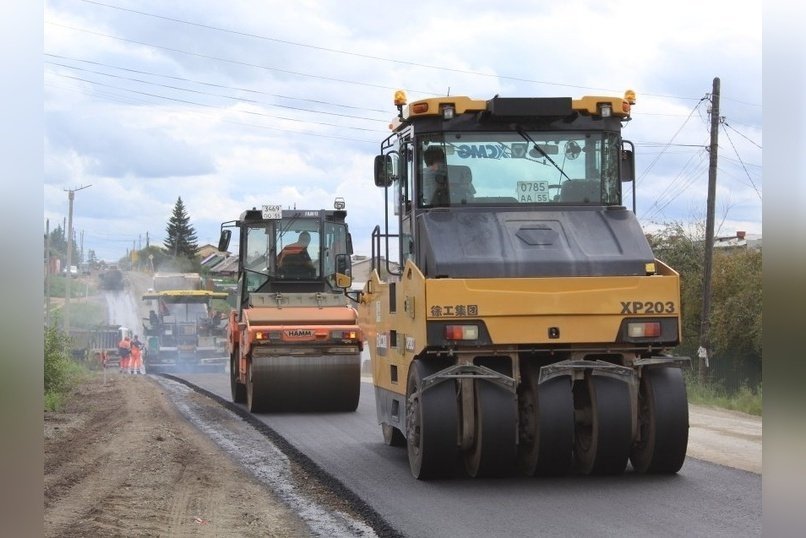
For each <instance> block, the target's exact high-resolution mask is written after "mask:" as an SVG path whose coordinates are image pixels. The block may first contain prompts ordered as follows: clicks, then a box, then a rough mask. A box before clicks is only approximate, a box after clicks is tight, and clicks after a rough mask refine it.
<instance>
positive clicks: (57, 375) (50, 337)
mask: <svg viewBox="0 0 806 538" xmlns="http://www.w3.org/2000/svg"><path fill="white" fill-rule="evenodd" d="M69 344H70V339H69V338H68V337H67V335H66V334H64V333H63V332H62V331H60V330H58V329H56V328H53V327H48V328H46V329H45V392H46V393H48V392H62V391H63V390H64V387H65V384H66V372H67V370H68V368H69V362H70V358H69V356H68V352H69V349H70V347H69Z"/></svg>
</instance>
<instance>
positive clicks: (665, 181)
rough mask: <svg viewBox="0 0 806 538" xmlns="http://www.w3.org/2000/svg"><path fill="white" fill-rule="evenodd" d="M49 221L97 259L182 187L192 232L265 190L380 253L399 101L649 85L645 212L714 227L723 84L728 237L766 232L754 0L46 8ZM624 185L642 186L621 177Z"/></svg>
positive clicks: (264, 196)
mask: <svg viewBox="0 0 806 538" xmlns="http://www.w3.org/2000/svg"><path fill="white" fill-rule="evenodd" d="M43 19H44V46H43V53H44V54H43V69H44V88H43V97H44V218H43V231H44V229H45V226H46V225H49V226H50V229H51V230H52V229H54V228H55V227H56V226H64V225H65V223H66V219H67V216H68V198H69V197H68V191H71V190H73V191H74V192H75V196H74V204H73V228H74V229H75V232H76V238H77V241H78V244H77V245H76V248H77V249H79V248H82V247H83V250H84V253H85V256H87V255H88V253H89V251H90V250H93V251H94V252H95V255H96V257H97V258H98V259H103V260H107V261H117V260H118V259H119V258H121V257H123V256H125V255H126V254H127V252H128V251H129V250H131V249H132V248H136V249H140V248H143V247H145V246H146V242H147V241H148V242H149V243H150V244H152V245H154V244H158V245H159V244H162V242H163V241H164V239H165V235H166V227H167V223H168V220H169V218H170V217H171V214H172V211H173V208H174V206H175V204H176V201H177V199H178V198H179V197H181V198H182V201H183V203H184V205H185V208H186V210H187V214H188V216H189V218H190V224H191V225H192V226H193V227H194V229H195V231H196V234H197V238H198V242H199V245H203V244H207V243H210V244H217V242H218V236H219V231H220V225H221V223H222V222H225V221H231V220H234V219H236V218H237V217H238V216H239V215H240V213H241V212H242V211H244V210H245V209H249V208H252V207H260V206H261V205H262V204H266V203H280V204H282V205H283V206H285V207H297V208H300V209H319V208H331V207H332V205H333V200H334V199H335V198H336V197H338V196H340V197H343V198H344V199H345V201H346V203H347V211H348V217H347V220H348V223H349V225H350V231H351V233H352V237H353V244H354V248H355V252H356V253H357V254H369V251H370V234H371V231H372V228H373V227H374V226H375V225H376V224H381V223H382V221H383V218H384V214H383V199H384V197H383V190H382V189H378V188H376V187H375V186H374V183H373V179H372V172H373V157H374V155H375V154H376V153H378V151H379V148H380V143H381V141H382V140H383V139H384V138H386V137H387V136H388V134H389V130H388V124H389V122H390V120H391V119H392V118H393V117H394V116H395V108H394V106H393V95H394V91H395V90H397V89H403V90H405V91H406V92H407V94H408V97H409V101H410V102H411V101H413V100H415V99H420V98H425V97H431V96H439V95H446V94H448V93H449V94H450V95H467V96H469V97H472V98H474V99H489V98H491V97H493V96H494V95H496V94H498V95H501V96H503V97H557V96H567V97H573V98H579V97H582V96H583V95H613V96H621V95H623V92H624V91H625V90H626V89H632V90H634V91H635V92H636V94H637V102H636V105H635V106H634V107H633V113H632V118H633V119H632V121H630V122H629V123H628V124H627V125H626V127H625V129H624V132H623V135H624V137H625V138H626V139H628V140H630V141H632V142H633V143H634V144H635V146H636V175H637V178H638V179H637V181H636V183H635V186H636V197H637V206H636V213H637V215H638V218H639V220H640V222H641V224H642V225H643V226H644V227H645V229H646V230H647V231H653V230H656V229H658V228H660V227H662V226H663V225H664V224H666V223H683V224H685V225H691V226H692V227H696V224H697V223H704V221H705V215H706V199H707V191H708V164H709V155H708V151H707V146H708V145H709V136H710V135H709V131H710V119H709V112H710V107H711V101H710V97H711V95H710V94H711V92H712V86H713V81H714V78H715V77H719V79H720V101H719V105H720V108H719V115H720V116H721V117H722V122H721V124H720V129H719V151H718V174H717V191H716V193H717V195H716V201H715V207H716V235H717V236H728V235H733V234H735V232H736V231H739V230H742V231H745V232H747V233H748V234H758V235H761V234H762V228H761V223H762V218H761V207H762V195H763V182H762V147H763V141H762V110H761V102H762V96H761V87H762V65H761V63H762V62H761V58H762V52H761V49H762V47H761V43H762V6H761V2H760V0H755V1H739V2H735V1H734V2H721V1H713V2H701V1H697V2H695V1H692V0H681V1H677V2H634V1H632V2H626V1H621V0H615V1H611V0H609V1H607V2H601V1H588V0H568V1H565V2H552V3H548V2H534V1H532V0H513V1H511V2H480V1H476V0H455V1H452V2H443V1H430V2H419V1H410V2H404V3H394V4H383V3H380V4H379V3H377V2H371V1H364V0H357V1H350V2H317V1H313V0H311V1H308V0H302V1H297V2H294V3H288V2H276V1H273V0H263V1H257V0H253V1H246V0H231V1H228V2H219V1H210V0H194V1H185V0H174V1H172V2H158V1H151V0H137V1H134V0H99V1H93V0H48V1H46V2H45V13H44V18H43ZM625 195H626V196H627V197H628V198H627V200H629V197H630V196H631V193H630V192H629V190H625Z"/></svg>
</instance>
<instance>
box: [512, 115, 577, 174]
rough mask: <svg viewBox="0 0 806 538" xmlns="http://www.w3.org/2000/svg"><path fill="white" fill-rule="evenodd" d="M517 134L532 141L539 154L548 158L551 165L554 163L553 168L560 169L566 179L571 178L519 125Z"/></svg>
mask: <svg viewBox="0 0 806 538" xmlns="http://www.w3.org/2000/svg"><path fill="white" fill-rule="evenodd" d="M518 134H519V135H521V137H523V139H524V140H526V141H527V142H531V143H532V145H534V147H535V149H536V150H537V151H539V152H540V154H541V155H543V157H545V158H546V159H548V160H549V162H550V163H551V164H553V165H554V168H556V169H557V170H559V171H560V173H561V174H562V175H564V176H565V179H567V180H569V181H570V180H571V178H570V177H568V174H566V173H565V171H564V170H563V169H562V168H560V167H559V166H558V165H557V163H555V162H554V159H552V158H551V157H549V154H548V153H546V152H545V151H543V148H541V147H540V145H538V143H537V142H535V141H534V139H533V138H532V137H531V136H529V133H527V132H526V131H524V130H523V129H522V128H520V127H519V128H518Z"/></svg>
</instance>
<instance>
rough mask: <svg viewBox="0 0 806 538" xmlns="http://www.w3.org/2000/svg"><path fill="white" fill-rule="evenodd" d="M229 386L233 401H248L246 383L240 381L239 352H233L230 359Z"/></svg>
mask: <svg viewBox="0 0 806 538" xmlns="http://www.w3.org/2000/svg"><path fill="white" fill-rule="evenodd" d="M229 388H230V393H231V394H232V401H233V402H235V403H246V385H244V384H243V383H239V382H238V361H237V354H233V355H232V356H230V359H229Z"/></svg>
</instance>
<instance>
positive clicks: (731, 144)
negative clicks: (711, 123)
mask: <svg viewBox="0 0 806 538" xmlns="http://www.w3.org/2000/svg"><path fill="white" fill-rule="evenodd" d="M723 132H724V133H725V136H726V137H727V139H728V142H730V146H731V147H732V148H733V152H734V153H735V154H736V158H737V159H739V162H740V163H741V165H742V170H744V173H745V175H747V180H748V181H749V182H750V185H751V186H752V187H753V190H754V191H756V195H757V196H758V199H759V200H761V191H759V190H758V187H756V184H755V182H754V181H753V178H752V177H750V173H749V172H748V171H747V167H746V166H745V165H744V162H743V161H742V157H741V155H739V151H738V150H737V149H736V146H735V145H734V144H733V140H731V138H730V135H729V134H728V131H727V130H726V129H723Z"/></svg>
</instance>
